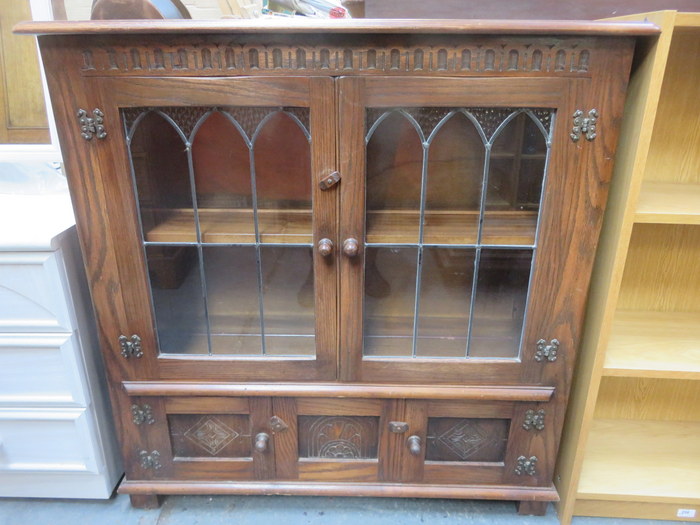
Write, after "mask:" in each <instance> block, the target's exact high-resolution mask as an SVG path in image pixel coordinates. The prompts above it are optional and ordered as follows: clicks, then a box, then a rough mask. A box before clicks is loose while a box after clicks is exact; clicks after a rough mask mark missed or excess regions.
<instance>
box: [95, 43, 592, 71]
mask: <svg viewBox="0 0 700 525" xmlns="http://www.w3.org/2000/svg"><path fill="white" fill-rule="evenodd" d="M459 42H460V43H458V44H456V45H455V44H454V43H445V44H441V43H438V44H437V45H428V44H426V45H412V46H405V45H397V46H386V47H378V46H370V45H362V44H359V45H358V44H357V43H352V42H348V44H347V45H328V46H323V45H318V46H315V45H303V44H297V43H285V44H279V45H275V44H272V45H262V44H246V43H238V42H233V43H227V42H222V41H213V42H210V41H206V40H203V41H200V42H197V43H189V42H187V43H182V44H178V43H174V44H171V45H165V44H164V43H160V44H141V45H113V46H104V47H91V48H88V49H83V50H82V58H83V64H82V72H83V74H86V75H92V74H98V75H105V74H107V75H109V74H115V73H118V74H124V73H132V74H140V75H143V74H148V73H153V74H157V75H159V76H162V75H169V74H173V75H188V74H198V75H207V76H209V75H213V76H215V75H239V74H246V75H250V74H256V73H283V74H289V73H294V74H296V75H300V74H301V75H304V74H313V75H341V74H348V73H358V72H359V73H363V74H382V75H387V74H389V75H391V74H406V73H411V72H413V73H417V74H432V75H440V74H446V75H447V74H449V75H455V74H457V75H466V76H468V75H472V74H478V75H484V74H486V75H488V74H502V73H509V72H512V73H518V74H522V73H534V74H544V73H546V74H554V75H566V76H571V75H576V76H578V75H583V76H587V75H588V74H589V69H590V67H591V58H592V51H591V50H590V49H586V46H585V42H577V41H576V40H554V41H552V40H544V39H543V40H529V41H528V40H527V39H524V38H513V39H512V41H504V40H488V39H481V40H471V41H467V42H466V43H462V42H465V39H461V40H460V41H459Z"/></svg>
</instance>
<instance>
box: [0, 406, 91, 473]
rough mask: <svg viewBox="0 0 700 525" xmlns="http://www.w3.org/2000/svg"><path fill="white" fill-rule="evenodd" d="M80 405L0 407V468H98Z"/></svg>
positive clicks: (88, 420)
mask: <svg viewBox="0 0 700 525" xmlns="http://www.w3.org/2000/svg"><path fill="white" fill-rule="evenodd" d="M93 435H94V429H93V422H92V421H91V417H90V413H89V412H88V411H87V410H86V409H84V408H79V409H78V408H76V409H70V408H66V409H11V408H6V409H0V472H15V473H30V472H93V473H96V472H98V466H99V465H98V460H97V457H96V456H95V450H96V445H95V444H94V443H93Z"/></svg>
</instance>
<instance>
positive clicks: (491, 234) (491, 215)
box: [339, 78, 571, 383]
mask: <svg viewBox="0 0 700 525" xmlns="http://www.w3.org/2000/svg"><path fill="white" fill-rule="evenodd" d="M340 82H341V84H340V88H339V92H340V96H339V99H340V101H341V112H340V134H341V137H344V141H343V142H341V150H340V151H341V154H340V155H341V156H340V166H341V172H342V173H343V176H344V182H343V188H342V192H343V193H342V197H341V202H342V204H341V217H342V219H341V224H342V226H341V234H340V238H341V239H342V240H343V242H344V246H348V245H351V246H355V245H356V246H357V249H356V250H354V253H353V251H352V250H351V251H347V250H346V251H345V253H344V257H343V260H342V266H341V283H342V284H341V294H342V296H343V303H342V306H343V310H342V311H341V348H343V349H344V350H345V352H344V354H343V357H344V360H343V367H342V368H343V375H344V377H346V378H352V379H361V380H369V381H381V380H385V381H396V380H398V381H416V382H422V381H429V382H453V381H467V380H468V381H470V382H477V383H484V382H501V383H502V382H504V381H505V382H510V381H513V382H518V381H523V380H524V379H525V376H526V374H525V370H526V368H527V364H528V363H530V362H531V361H532V360H533V358H534V354H535V352H536V346H537V340H539V339H540V338H545V337H549V338H554V337H556V336H555V335H550V334H551V332H545V333H540V334H537V335H536V332H539V331H541V328H535V327H537V326H538V325H539V326H541V325H542V324H543V321H544V320H545V318H546V315H545V310H544V309H546V308H550V307H551V306H552V304H553V303H552V304H546V303H543V302H541V301H539V302H538V301H535V300H534V298H535V297H536V296H546V295H547V294H552V295H556V286H557V280H558V279H559V276H557V275H556V273H554V274H550V275H546V271H545V264H544V262H545V261H546V260H547V259H548V258H549V257H551V253H552V250H555V251H558V250H561V249H563V248H564V246H563V244H558V243H563V242H565V238H566V234H565V233H566V228H571V225H566V224H558V225H557V224H555V223H554V221H553V216H551V215H550V216H548V215H547V212H548V210H549V207H548V200H547V198H543V196H545V195H547V196H549V195H554V194H556V193H557V191H558V190H557V187H561V185H563V184H565V183H566V181H565V179H566V177H565V176H564V173H563V171H564V168H565V166H564V165H563V164H562V162H561V157H559V155H560V150H561V148H557V146H556V145H558V142H557V139H556V137H557V133H559V136H561V134H562V132H563V130H564V128H563V127H561V128H558V127H557V115H558V114H559V113H560V112H561V111H564V112H566V111H567V109H566V107H565V104H566V94H567V90H565V89H562V90H561V91H559V92H554V91H553V90H552V89H551V87H550V88H548V89H546V90H543V89H542V87H543V85H542V84H541V83H539V82H538V81H536V80H533V81H530V82H528V81H519V83H520V84H521V86H519V87H520V89H521V90H520V91H518V92H517V93H514V92H513V90H512V89H511V87H510V85H511V84H512V83H511V82H509V81H507V80H503V79H502V80H483V79H386V78H372V79H360V80H358V79H341V81H340ZM343 105H344V106H343ZM358 108H359V109H358ZM559 142H563V141H561V140H559ZM344 147H345V149H343V148H344ZM552 188H554V189H552ZM543 190H544V191H543ZM553 227H556V228H558V229H559V231H558V232H557V235H558V236H559V239H564V241H561V240H556V239H554V236H553V235H550V233H551V230H552V228H553ZM562 233H564V235H562ZM355 243H356V244H355ZM548 251H549V254H548V255H543V252H544V254H547V253H548ZM348 295H350V296H351V297H348ZM348 319H356V321H354V322H353V324H352V325H349V324H347V320H348ZM357 321H361V322H357ZM551 328H552V330H553V331H556V330H555V327H554V326H552V327H551ZM533 339H534V340H533ZM528 379H529V378H528ZM535 379H536V378H535Z"/></svg>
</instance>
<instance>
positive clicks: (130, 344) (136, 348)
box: [119, 334, 143, 359]
mask: <svg viewBox="0 0 700 525" xmlns="http://www.w3.org/2000/svg"><path fill="white" fill-rule="evenodd" d="M119 346H120V348H121V350H122V356H123V357H124V358H126V359H129V358H130V357H131V356H132V355H133V356H134V357H141V356H142V355H143V350H141V338H140V337H139V336H138V335H136V334H134V335H132V336H131V337H130V338H129V337H127V336H125V335H120V336H119Z"/></svg>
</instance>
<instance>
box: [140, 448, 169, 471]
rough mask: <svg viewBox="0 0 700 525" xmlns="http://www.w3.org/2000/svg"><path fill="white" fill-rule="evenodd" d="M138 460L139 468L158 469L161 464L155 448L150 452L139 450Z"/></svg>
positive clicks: (158, 453)
mask: <svg viewBox="0 0 700 525" xmlns="http://www.w3.org/2000/svg"><path fill="white" fill-rule="evenodd" d="M139 462H140V463H141V468H142V469H144V470H148V469H153V470H158V469H160V468H161V467H162V466H163V465H161V464H160V452H158V451H157V450H154V451H153V452H151V453H150V454H149V453H148V451H147V450H141V451H139Z"/></svg>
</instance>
